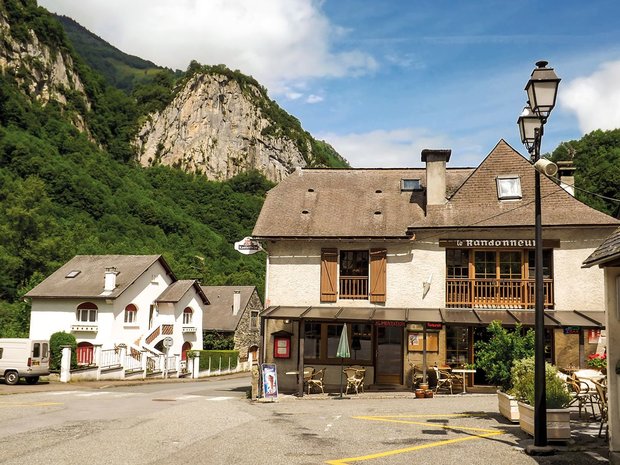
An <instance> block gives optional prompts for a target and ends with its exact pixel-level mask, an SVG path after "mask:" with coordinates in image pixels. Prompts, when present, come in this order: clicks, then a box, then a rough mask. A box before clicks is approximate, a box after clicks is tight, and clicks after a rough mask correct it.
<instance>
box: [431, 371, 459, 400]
mask: <svg viewBox="0 0 620 465" xmlns="http://www.w3.org/2000/svg"><path fill="white" fill-rule="evenodd" d="M433 369H434V370H435V374H436V375H437V385H436V386H435V394H437V392H438V391H439V390H440V389H441V390H450V394H454V393H453V392H452V387H453V384H454V383H455V382H458V376H456V375H453V374H452V373H450V372H449V371H447V370H441V369H439V368H437V367H433Z"/></svg>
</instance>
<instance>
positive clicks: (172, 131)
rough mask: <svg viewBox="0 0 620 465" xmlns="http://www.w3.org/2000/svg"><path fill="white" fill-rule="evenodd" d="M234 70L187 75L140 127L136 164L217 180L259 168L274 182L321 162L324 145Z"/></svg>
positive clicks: (258, 87)
mask: <svg viewBox="0 0 620 465" xmlns="http://www.w3.org/2000/svg"><path fill="white" fill-rule="evenodd" d="M235 73H236V72H229V73H227V74H219V73H217V72H215V73H213V72H197V73H195V74H193V75H192V76H191V77H189V78H188V79H186V80H185V82H184V84H183V85H182V88H181V89H180V90H179V91H178V93H177V94H176V96H175V98H174V99H173V101H172V102H171V103H170V105H168V106H167V107H166V108H165V109H164V110H163V111H161V112H158V113H154V114H151V115H149V117H148V120H147V121H146V123H145V124H144V125H143V126H142V127H141V128H140V130H139V134H138V138H137V140H136V145H137V147H138V150H139V159H140V163H141V164H142V165H144V166H148V165H152V164H156V163H162V164H165V165H172V166H177V167H180V168H183V169H184V170H187V171H193V172H200V173H203V174H205V175H206V176H207V177H209V178H210V179H215V180H223V179H228V178H230V177H232V176H234V175H236V174H238V173H239V172H241V171H246V170H248V169H257V170H259V171H261V172H262V173H263V174H264V175H265V176H266V177H267V178H268V179H270V180H272V181H276V182H277V181H280V180H281V179H282V178H284V177H285V176H287V175H288V174H290V173H291V172H292V171H294V170H295V168H296V167H305V166H307V165H309V164H311V165H320V164H322V163H323V164H325V163H324V162H321V161H320V160H319V158H318V156H317V153H316V152H317V149H316V147H317V144H323V145H322V146H326V144H324V143H322V142H320V141H315V140H314V139H312V138H311V136H310V135H309V134H308V133H305V132H304V131H303V130H302V129H301V126H300V125H299V122H298V121H297V120H296V119H294V118H292V117H291V116H290V115H288V114H286V113H285V112H284V111H283V110H281V109H280V108H279V107H277V105H276V104H275V102H272V101H271V100H269V99H268V97H267V96H266V93H265V90H264V89H263V88H262V87H260V86H259V85H258V84H257V83H255V82H252V81H253V80H252V79H251V78H248V79H246V80H241V81H240V80H238V79H235V76H234V74H235ZM239 75H240V74H239ZM241 76H243V75H241ZM246 78H247V77H246ZM248 80H249V81H250V82H248ZM274 114H280V115H284V116H283V117H278V119H280V120H282V121H279V122H276V121H274V117H273V115H274ZM320 147H321V145H319V148H320ZM330 149H331V148H330ZM331 151H332V152H333V154H335V157H337V158H338V159H339V161H341V162H342V163H344V164H346V162H345V161H344V160H342V158H340V157H339V156H338V155H337V154H336V152H335V151H333V149H331ZM333 154H332V156H333Z"/></svg>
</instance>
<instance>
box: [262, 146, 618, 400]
mask: <svg viewBox="0 0 620 465" xmlns="http://www.w3.org/2000/svg"><path fill="white" fill-rule="evenodd" d="M450 154H451V152H450V150H424V151H422V161H423V162H424V163H425V164H426V167H425V168H409V169H301V170H298V171H297V172H296V173H295V174H292V175H291V176H289V177H288V178H286V179H285V180H283V181H282V182H280V183H279V184H278V185H277V186H276V187H275V188H273V189H272V190H271V191H270V192H269V193H268V195H267V198H266V201H265V204H264V206H263V208H262V210H261V213H260V216H259V218H258V220H257V223H256V226H255V228H254V231H253V237H254V238H255V239H257V240H260V241H261V243H262V246H263V248H264V249H265V250H266V252H267V273H266V276H267V279H266V295H265V307H266V309H265V311H264V312H263V313H262V314H261V317H262V322H261V324H262V325H263V326H264V332H263V334H264V338H265V340H264V345H265V351H264V355H265V360H266V361H267V362H270V363H274V362H275V363H276V364H277V366H278V372H279V375H280V376H279V385H280V388H281V389H294V388H295V386H296V383H298V382H299V378H296V377H295V376H286V372H291V371H295V372H299V371H301V369H302V366H303V365H312V366H314V367H315V368H320V367H327V370H326V374H325V382H326V383H327V384H332V385H337V384H338V380H339V378H340V364H341V362H342V361H341V360H340V359H339V358H337V357H336V353H337V347H338V342H339V339H340V333H341V331H342V328H343V325H344V323H346V324H347V331H348V332H349V335H348V336H349V337H348V340H349V341H351V357H350V358H348V359H346V360H344V363H345V364H355V365H362V366H364V367H365V368H366V382H367V383H368V384H376V385H386V386H387V385H390V386H395V387H397V386H405V385H410V384H411V367H412V365H417V366H419V365H421V364H422V363H423V362H424V354H426V365H427V366H429V365H433V364H434V363H437V364H438V365H449V366H451V367H460V366H461V365H463V364H466V363H475V360H476V353H475V342H476V341H478V340H484V338H485V337H486V332H485V329H486V327H487V326H488V324H489V323H491V321H493V320H500V321H502V323H503V324H504V325H505V326H515V325H517V324H522V325H523V326H526V327H527V326H529V327H533V326H534V311H533V308H534V305H535V299H534V294H535V293H534V281H535V280H534V274H535V273H534V268H535V267H534V249H535V242H534V218H535V215H534V204H535V202H534V178H535V176H534V173H535V171H534V168H533V166H532V164H531V163H530V162H529V161H528V160H527V159H525V158H524V157H523V156H521V155H520V154H519V153H518V152H516V151H515V150H514V149H513V148H512V147H510V146H509V145H508V144H507V143H506V142H504V141H503V140H501V141H500V142H499V143H498V144H497V146H496V147H495V148H494V149H493V150H492V151H491V152H490V153H489V155H488V156H487V157H486V158H485V160H484V161H483V162H482V163H481V164H480V165H479V166H478V167H476V168H447V167H446V165H447V163H448V161H449V159H450ZM569 173H570V172H569ZM562 181H563V182H564V183H565V184H571V182H570V179H566V178H563V179H562ZM541 188H542V203H543V205H542V208H543V212H542V221H543V249H544V252H543V262H544V269H543V274H544V282H543V285H544V296H545V302H544V305H545V314H546V318H545V338H546V350H547V354H546V355H547V359H548V360H549V361H552V362H554V363H556V364H558V365H559V366H565V367H568V366H570V365H573V366H577V365H582V364H584V363H585V362H584V361H585V359H586V357H587V355H588V354H590V353H592V352H595V351H598V350H601V347H602V345H603V343H604V338H603V337H602V335H604V332H602V331H603V330H604V324H605V314H604V310H605V295H604V292H603V272H602V270H598V269H594V268H591V269H583V268H581V263H582V262H583V260H585V258H586V257H588V256H589V255H590V254H591V253H592V252H593V251H594V250H595V249H596V247H598V246H599V245H600V244H601V243H602V242H603V240H604V239H605V238H606V237H607V236H608V235H609V234H610V232H611V231H613V230H614V229H615V228H617V227H618V224H619V221H618V220H616V219H614V218H612V217H610V216H608V215H605V214H603V213H601V212H599V211H596V210H594V209H592V208H590V207H588V206H586V205H584V204H583V203H581V202H579V201H578V200H577V199H576V198H575V197H573V196H572V195H571V193H570V192H568V191H567V190H565V189H564V188H562V187H561V186H560V185H559V184H558V183H556V182H554V180H552V179H548V178H546V177H543V179H542V181H541ZM424 339H426V351H424V350H423V341H424ZM468 384H469V385H472V384H473V385H485V384H488V383H486V379H485V376H484V373H483V372H481V370H478V372H477V373H476V375H475V376H474V377H470V379H469V380H468Z"/></svg>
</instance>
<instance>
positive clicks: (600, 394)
mask: <svg viewBox="0 0 620 465" xmlns="http://www.w3.org/2000/svg"><path fill="white" fill-rule="evenodd" d="M592 382H593V383H594V387H595V388H596V394H597V402H598V408H599V410H600V412H601V426H600V428H599V429H598V437H599V438H600V437H601V434H602V433H603V426H605V439H609V425H608V423H607V407H608V405H607V385H606V384H603V383H599V382H598V381H592Z"/></svg>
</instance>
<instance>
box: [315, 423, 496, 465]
mask: <svg viewBox="0 0 620 465" xmlns="http://www.w3.org/2000/svg"><path fill="white" fill-rule="evenodd" d="M471 416H474V415H469V414H447V415H386V416H358V417H353V418H355V419H358V420H369V421H384V422H390V423H404V424H410V425H417V426H424V427H427V428H429V427H430V428H437V429H451V430H459V431H470V432H471V433H472V434H470V435H469V436H467V437H463V438H456V439H445V440H442V441H435V442H431V443H428V444H421V445H417V446H411V447H405V448H403V449H396V450H389V451H385V452H377V453H374V454H368V455H361V456H358V457H347V458H343V459H336V460H330V461H328V462H326V463H327V464H329V465H350V464H351V463H354V462H364V461H368V460H373V459H379V458H383V457H389V456H391V455H398V454H404V453H407V452H413V451H416V450H421V449H428V448H431V447H440V446H446V445H450V444H455V443H459V442H463V441H474V440H477V439H484V438H487V437H490V436H496V435H500V434H504V433H505V432H504V431H502V430H494V429H487V428H473V427H469V426H458V425H455V426H448V425H438V424H434V423H428V422H422V421H411V420H407V418H420V419H422V418H426V419H436V418H459V417H460V418H464V417H471ZM477 416H478V415H477ZM476 432H477V433H476Z"/></svg>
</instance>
